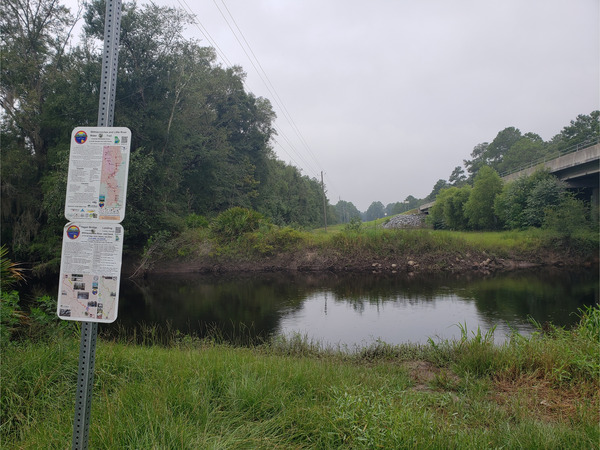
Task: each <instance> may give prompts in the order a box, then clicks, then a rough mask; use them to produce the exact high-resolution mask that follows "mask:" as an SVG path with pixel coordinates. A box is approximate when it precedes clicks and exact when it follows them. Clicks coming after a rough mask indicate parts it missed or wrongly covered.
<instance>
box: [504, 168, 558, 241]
mask: <svg viewBox="0 0 600 450" xmlns="http://www.w3.org/2000/svg"><path fill="white" fill-rule="evenodd" d="M557 182H558V180H557V179H556V178H555V177H553V176H552V175H550V173H549V172H548V171H547V170H538V171H536V172H534V173H533V174H532V175H530V176H527V177H520V178H518V179H517V180H514V181H511V182H509V183H507V184H506V185H504V187H503V188H502V192H501V193H500V194H499V195H498V196H497V197H496V199H495V201H494V212H495V214H496V215H497V216H498V218H499V219H500V222H501V223H502V224H503V225H504V227H505V228H507V229H515V228H520V229H524V228H528V227H530V226H539V225H540V223H541V221H542V220H543V217H544V209H545V208H546V207H547V206H549V205H550V203H552V204H554V203H553V202H550V203H548V204H546V203H545V202H544V201H543V200H542V197H543V195H542V191H541V189H542V187H539V188H538V187H537V186H538V184H539V185H540V186H546V187H549V186H551V185H553V184H556V183H557ZM534 190H537V193H536V194H535V197H536V200H532V199H531V194H532V192H533V191H534ZM548 198H550V197H548Z"/></svg>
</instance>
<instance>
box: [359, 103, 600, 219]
mask: <svg viewBox="0 0 600 450" xmlns="http://www.w3.org/2000/svg"><path fill="white" fill-rule="evenodd" d="M599 138H600V111H592V112H591V113H590V114H580V115H578V116H577V117H576V118H575V119H574V120H571V121H570V123H569V125H567V126H565V127H564V128H563V129H562V130H561V132H560V133H558V134H557V135H555V136H554V137H552V139H550V140H549V141H544V140H543V139H542V138H541V137H540V136H539V135H538V134H536V133H532V132H527V133H522V132H521V131H520V130H519V129H518V128H515V127H508V128H505V129H504V130H502V131H500V132H498V134H497V135H496V137H495V138H494V139H493V140H492V141H491V142H483V143H480V144H477V145H476V146H475V147H474V148H473V151H472V152H471V155H470V156H471V159H467V160H464V161H463V166H464V167H463V166H456V167H455V168H454V169H453V170H452V172H451V174H450V176H449V177H448V180H444V179H440V180H438V181H437V182H436V183H435V184H434V186H433V188H432V190H431V193H430V194H429V195H427V196H426V197H425V198H422V199H417V198H415V197H413V196H412V195H409V196H408V197H407V198H406V199H405V200H404V201H403V202H396V203H390V204H388V205H387V206H385V207H384V206H383V204H382V203H381V202H377V201H375V202H373V203H371V205H370V206H369V209H368V210H367V211H366V213H365V214H363V218H364V219H366V220H374V219H378V218H382V217H385V216H390V215H395V214H400V213H402V212H406V211H410V210H412V209H415V208H418V207H419V206H421V205H423V204H426V203H429V202H433V201H436V205H435V206H434V207H433V208H432V222H433V223H434V225H435V226H436V227H440V228H453V229H463V230H465V229H498V228H527V227H528V226H541V222H540V220H541V218H542V217H543V216H544V211H543V210H544V209H547V208H549V207H555V206H557V205H558V204H559V203H561V201H565V202H567V203H568V204H569V205H570V206H571V207H574V205H575V203H573V202H574V201H577V200H578V199H579V200H581V197H582V196H581V195H576V194H578V193H576V192H575V193H574V192H572V191H568V190H567V187H566V185H564V184H563V183H560V182H559V181H558V180H557V179H555V178H554V177H552V176H551V175H550V174H548V173H547V172H543V171H541V172H540V173H537V174H535V175H533V176H531V177H526V178H523V179H521V180H517V181H516V182H513V183H508V184H506V185H504V186H503V184H502V181H501V176H504V175H507V174H509V173H512V172H515V171H517V170H519V169H521V168H523V167H524V166H526V165H530V164H532V163H535V162H536V161H540V162H541V161H543V160H549V159H553V158H556V157H558V156H559V155H560V154H561V153H563V152H565V151H568V150H569V149H574V148H576V147H577V146H585V145H588V144H592V143H595V142H598V139H599ZM465 169H466V170H465ZM478 176H479V178H478ZM492 178H494V181H492V180H491V179H492ZM477 181H479V183H477ZM484 183H485V185H486V187H485V189H484V187H483V185H484ZM476 185H478V188H477V189H475V187H476ZM473 190H474V192H475V197H474V198H473V199H472V200H471V201H470V203H469V206H468V207H467V206H466V205H467V201H468V200H469V198H470V197H471V195H472V193H473ZM530 190H532V195H533V197H532V199H531V200H530V207H529V209H527V208H526V211H528V212H527V213H525V215H528V217H529V218H528V219H525V218H524V213H522V212H521V213H519V214H517V212H516V211H517V210H518V209H519V208H525V207H526V198H527V195H526V194H524V192H527V193H529V191H530ZM483 191H486V192H487V195H489V199H488V200H487V202H483V201H482V199H478V196H480V195H482V194H481V192H483ZM517 192H520V193H521V195H522V198H521V199H520V200H517V199H516V197H515V196H516V195H517ZM500 193H502V197H501V198H500V199H499V200H498V204H497V207H496V209H494V206H493V203H494V201H495V196H496V195H498V194H500ZM579 194H581V193H579ZM573 195H575V196H574V197H573ZM542 197H544V198H545V200H544V201H543V200H542ZM583 197H586V196H585V195H584V196H583ZM534 198H535V200H534ZM559 198H560V201H559ZM567 198H568V200H566V199H567ZM515 202H516V203H515ZM484 203H485V204H486V206H485V207H484V206H483V205H484ZM534 204H535V205H536V206H535V207H534V206H533V205H534ZM563 206H567V205H566V204H564V205H563ZM589 206H590V205H589V204H588V205H587V207H588V208H589ZM480 207H482V208H483V209H480ZM465 208H466V209H465ZM534 210H535V211H536V212H535V213H534ZM484 211H485V213H484ZM478 214H481V215H482V216H481V217H476V216H477V215H478ZM483 216H485V218H484V217H483ZM517 216H518V217H517Z"/></svg>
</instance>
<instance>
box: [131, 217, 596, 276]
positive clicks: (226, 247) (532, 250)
mask: <svg viewBox="0 0 600 450" xmlns="http://www.w3.org/2000/svg"><path fill="white" fill-rule="evenodd" d="M236 217H237V216H236ZM237 218H238V219H239V217H237ZM242 219H244V220H243V221H242V223H241V225H240V224H238V223H237V222H235V221H232V220H230V221H228V222H226V225H228V228H226V229H227V230H228V231H227V233H226V238H223V237H219V236H218V235H217V236H215V235H214V234H215V230H214V229H209V228H206V227H204V228H191V229H187V230H185V231H183V232H182V233H181V234H179V235H178V236H177V237H174V238H172V237H168V238H164V239H160V237H158V238H157V239H154V240H153V241H152V245H148V246H147V247H148V249H147V251H146V253H144V255H143V257H142V258H141V262H142V264H141V265H140V267H139V268H138V271H137V272H138V273H140V274H141V273H143V271H144V270H151V269H152V267H153V266H154V267H157V265H156V262H157V261H161V260H170V261H173V262H174V263H175V264H177V263H178V262H182V263H183V264H185V261H194V262H195V264H196V266H197V267H205V268H208V269H210V268H212V267H215V266H219V267H228V268H235V267H236V265H240V264H241V265H243V264H246V266H247V267H262V265H261V264H262V263H264V265H266V266H268V267H270V268H278V267H280V268H286V267H287V266H288V265H290V264H291V265H292V266H293V265H294V264H295V263H297V264H300V265H302V266H303V267H311V264H313V265H315V264H316V266H315V267H335V268H348V267H352V268H354V269H361V268H362V269H363V270H364V269H365V267H366V268H368V267H369V266H370V265H371V264H372V263H374V262H377V263H386V264H387V263H389V264H387V265H388V266H391V265H392V264H396V266H398V267H405V266H406V264H407V263H408V261H409V260H413V261H414V262H416V263H418V264H419V267H420V269H419V270H464V269H465V268H470V267H474V266H476V265H477V264H480V263H481V262H482V261H485V260H487V259H488V258H491V260H495V259H509V260H511V259H512V260H521V261H529V262H534V263H542V264H543V263H544V262H548V261H553V260H561V259H564V258H571V259H570V261H571V262H570V264H577V263H578V262H585V261H593V260H597V255H598V248H599V245H600V244H599V237H598V235H597V233H592V232H581V233H579V234H577V235H573V236H571V237H569V238H565V237H564V236H559V235H557V234H556V233H555V232H553V231H550V230H543V229H530V230H525V231H496V232H464V231H462V232H460V231H448V230H432V229H428V228H424V229H400V230H394V229H391V230H390V229H384V228H382V226H381V224H382V223H383V222H385V221H386V219H380V220H378V221H373V222H367V223H363V224H359V225H360V226H359V227H357V228H353V227H348V226H346V225H336V226H333V227H328V229H327V232H325V230H324V229H318V230H314V231H302V230H297V229H293V228H291V227H276V226H274V225H272V224H268V223H262V222H258V223H254V222H253V223H252V227H250V228H248V230H246V228H244V227H243V226H246V225H247V220H246V219H245V216H244V217H242ZM234 225H235V226H234ZM242 225H243V226H242ZM248 226H249V225H248ZM213 228H214V227H213ZM235 230H238V231H235ZM239 230H246V231H244V232H241V231H239ZM277 258H279V259H277Z"/></svg>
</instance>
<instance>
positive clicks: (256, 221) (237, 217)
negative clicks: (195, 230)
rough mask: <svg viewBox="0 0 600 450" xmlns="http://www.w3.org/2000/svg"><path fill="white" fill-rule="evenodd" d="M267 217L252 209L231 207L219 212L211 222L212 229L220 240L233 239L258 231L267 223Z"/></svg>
mask: <svg viewBox="0 0 600 450" xmlns="http://www.w3.org/2000/svg"><path fill="white" fill-rule="evenodd" d="M267 223H268V221H267V220H266V218H265V217H264V216H263V215H262V214H260V213H258V212H256V211H252V210H250V209H246V208H240V207H235V208H230V209H228V210H227V211H223V212H222V213H221V214H219V215H218V216H217V217H216V218H215V219H214V220H213V221H212V222H211V224H210V229H211V231H212V232H213V233H214V235H215V236H217V237H218V238H219V239H220V240H224V241H231V240H235V239H237V238H238V237H241V236H242V235H243V234H245V233H250V232H252V231H256V230H257V229H258V227H259V226H260V225H261V224H267Z"/></svg>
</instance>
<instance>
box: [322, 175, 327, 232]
mask: <svg viewBox="0 0 600 450" xmlns="http://www.w3.org/2000/svg"><path fill="white" fill-rule="evenodd" d="M321 188H322V189H323V220H324V221H325V233H327V197H325V183H324V182H323V171H322V170H321Z"/></svg>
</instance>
